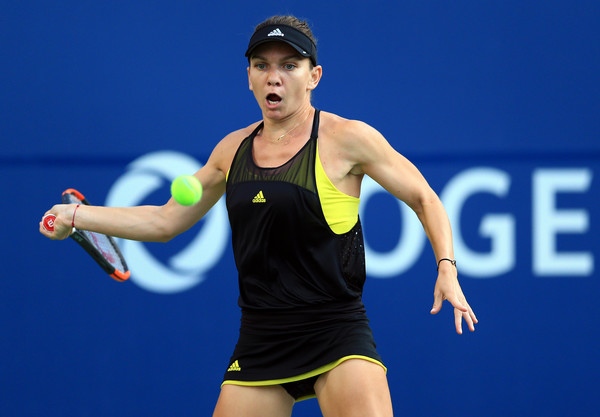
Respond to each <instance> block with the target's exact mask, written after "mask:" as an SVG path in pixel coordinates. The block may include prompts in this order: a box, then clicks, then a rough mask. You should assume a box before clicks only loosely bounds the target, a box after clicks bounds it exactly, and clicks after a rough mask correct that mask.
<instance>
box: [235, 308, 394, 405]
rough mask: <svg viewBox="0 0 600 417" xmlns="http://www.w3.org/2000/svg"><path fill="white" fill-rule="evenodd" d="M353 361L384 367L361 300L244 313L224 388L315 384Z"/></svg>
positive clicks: (309, 393)
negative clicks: (305, 382) (328, 373)
mask: <svg viewBox="0 0 600 417" xmlns="http://www.w3.org/2000/svg"><path fill="white" fill-rule="evenodd" d="M352 358H361V359H366V360H370V361H372V362H375V363H377V364H379V365H381V366H382V367H384V365H383V363H382V360H381V357H380V356H379V354H378V353H377V350H376V345H375V341H374V339H373V333H372V331H371V328H370V327H369V320H368V319H367V316H366V312H365V308H364V305H363V303H362V301H360V300H357V301H353V302H351V303H340V304H337V305H335V304H327V305H319V306H311V307H308V308H295V309H290V310H283V311H282V310H278V311H276V312H265V311H251V310H248V309H243V310H242V319H241V328H240V335H239V339H238V342H237V345H236V347H235V350H234V352H233V355H232V356H231V359H230V361H229V365H228V368H227V371H226V372H225V376H224V378H223V384H234V385H248V386H261V385H283V386H284V388H285V387H286V385H287V384H289V383H292V382H295V381H303V380H309V379H316V378H315V377H316V376H318V375H320V374H322V373H324V372H327V371H328V370H330V369H332V368H334V367H335V366H337V365H338V364H339V363H341V362H343V361H344V360H346V359H352ZM384 369H385V367H384ZM313 383H314V381H313ZM310 388H311V389H309V390H308V392H302V393H298V394H297V395H293V396H294V397H295V398H296V399H298V398H299V397H306V398H310V397H311V396H314V391H312V384H311V386H310ZM301 399H304V398H301Z"/></svg>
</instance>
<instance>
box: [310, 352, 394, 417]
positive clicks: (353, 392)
mask: <svg viewBox="0 0 600 417" xmlns="http://www.w3.org/2000/svg"><path fill="white" fill-rule="evenodd" d="M315 392H316V394H317V398H318V400H319V405H320V407H321V411H322V412H323V416H324V417H342V416H343V417H354V416H356V417H359V416H360V417H392V415H393V411H392V400H391V397H390V389H389V387H388V383H387V378H386V376H385V370H384V369H383V368H382V367H381V366H380V365H378V364H376V363H373V362H369V361H367V360H363V359H350V360H347V361H345V362H342V363H341V364H340V365H338V366H337V367H335V368H334V369H332V370H331V371H329V372H327V373H325V374H323V375H321V376H320V377H319V379H318V380H317V382H316V383H315Z"/></svg>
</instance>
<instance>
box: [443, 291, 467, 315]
mask: <svg viewBox="0 0 600 417" xmlns="http://www.w3.org/2000/svg"><path fill="white" fill-rule="evenodd" d="M446 299H447V300H448V301H449V302H450V304H452V306H453V307H454V308H456V309H458V310H460V311H462V312H463V313H466V312H467V311H469V309H468V308H467V307H466V306H465V305H464V304H463V303H461V302H460V301H459V299H458V297H457V296H455V295H452V296H450V297H446Z"/></svg>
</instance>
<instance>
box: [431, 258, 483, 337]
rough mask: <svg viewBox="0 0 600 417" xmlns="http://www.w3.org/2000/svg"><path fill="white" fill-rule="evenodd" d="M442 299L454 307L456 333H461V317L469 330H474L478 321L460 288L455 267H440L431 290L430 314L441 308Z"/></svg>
mask: <svg viewBox="0 0 600 417" xmlns="http://www.w3.org/2000/svg"><path fill="white" fill-rule="evenodd" d="M453 268H454V267H453ZM444 300H448V301H449V302H450V304H452V306H453V307H454V323H455V325H456V333H458V334H462V321H463V319H464V320H465V322H466V323H467V325H468V326H469V330H471V331H472V332H474V331H475V324H476V323H478V320H477V317H476V316H475V313H474V312H473V309H472V308H471V306H470V305H469V303H468V302H467V299H466V298H465V295H464V294H463V292H462V289H461V288H460V284H459V283H458V278H457V276H456V270H455V269H454V270H452V269H449V268H443V269H442V268H440V271H439V275H438V278H437V281H436V283H435V289H434V291H433V308H432V309H431V314H437V313H438V312H439V311H440V310H441V309H442V302H443V301H444Z"/></svg>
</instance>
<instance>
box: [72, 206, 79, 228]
mask: <svg viewBox="0 0 600 417" xmlns="http://www.w3.org/2000/svg"><path fill="white" fill-rule="evenodd" d="M80 205H81V204H77V207H75V210H73V219H72V220H71V227H75V213H77V209H78V208H79V206H80Z"/></svg>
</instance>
